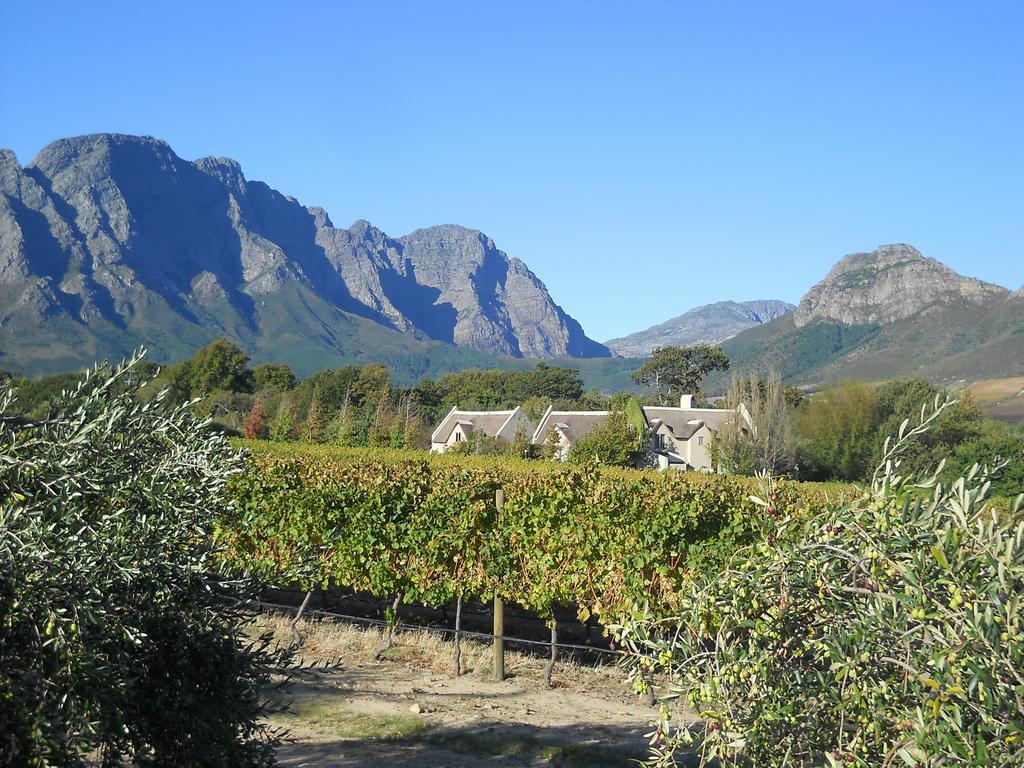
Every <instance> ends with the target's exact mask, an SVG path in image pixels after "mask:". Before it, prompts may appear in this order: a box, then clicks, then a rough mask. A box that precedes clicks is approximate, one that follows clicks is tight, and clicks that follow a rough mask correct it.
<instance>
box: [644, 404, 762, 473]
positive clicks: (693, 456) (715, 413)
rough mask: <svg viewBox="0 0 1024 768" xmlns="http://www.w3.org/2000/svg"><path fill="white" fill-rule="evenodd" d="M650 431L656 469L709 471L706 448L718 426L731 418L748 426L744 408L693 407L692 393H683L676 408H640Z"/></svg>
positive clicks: (650, 406) (748, 418)
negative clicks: (740, 420)
mask: <svg viewBox="0 0 1024 768" xmlns="http://www.w3.org/2000/svg"><path fill="white" fill-rule="evenodd" d="M641 410H642V411H643V414H644V421H645V422H646V424H647V429H648V430H649V433H650V441H651V442H650V451H651V454H652V458H653V459H654V462H656V463H657V465H658V468H659V469H675V470H680V471H683V470H694V469H696V470H702V471H705V472H710V471H712V466H711V454H710V452H709V448H710V446H711V440H712V438H714V436H715V435H717V434H718V432H719V431H720V430H721V429H722V426H723V425H724V424H726V423H727V422H729V421H731V420H732V419H735V418H740V419H742V420H743V421H744V424H745V426H744V427H742V428H744V429H748V428H750V415H749V413H748V412H747V409H746V407H744V406H743V405H740V407H739V408H737V409H729V408H694V407H693V395H683V396H682V397H681V398H680V399H679V407H678V408H663V407H659V406H652V405H645V406H643V408H642V409H641Z"/></svg>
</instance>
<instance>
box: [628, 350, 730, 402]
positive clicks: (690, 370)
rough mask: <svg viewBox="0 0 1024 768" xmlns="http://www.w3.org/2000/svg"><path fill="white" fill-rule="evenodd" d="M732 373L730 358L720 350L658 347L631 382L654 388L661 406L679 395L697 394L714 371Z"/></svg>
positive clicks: (632, 377)
mask: <svg viewBox="0 0 1024 768" xmlns="http://www.w3.org/2000/svg"><path fill="white" fill-rule="evenodd" d="M728 369H729V358H728V357H726V355H725V353H724V352H723V351H722V348H721V347H712V346H710V345H708V344H697V345H695V346H692V347H659V348H658V349H656V350H654V352H652V353H651V357H650V359H649V360H648V361H647V362H645V363H644V364H643V365H642V366H640V367H639V368H638V369H637V370H636V371H634V372H633V373H632V374H631V375H630V378H631V379H632V380H633V381H634V382H636V383H637V384H645V385H647V386H651V387H653V388H654V391H655V393H656V394H657V395H658V397H659V398H660V400H661V402H662V404H665V403H666V402H668V401H669V400H670V399H671V400H676V401H678V399H679V396H680V395H685V394H697V393H698V392H699V391H700V385H701V382H702V381H704V378H705V377H706V376H707V375H708V374H709V373H711V372H713V371H726V370H728Z"/></svg>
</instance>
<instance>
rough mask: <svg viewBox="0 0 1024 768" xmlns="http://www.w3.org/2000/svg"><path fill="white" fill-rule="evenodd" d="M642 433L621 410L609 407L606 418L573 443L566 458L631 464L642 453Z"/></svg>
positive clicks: (582, 462) (619, 464) (574, 462)
mask: <svg viewBox="0 0 1024 768" xmlns="http://www.w3.org/2000/svg"><path fill="white" fill-rule="evenodd" d="M643 434H644V433H643V432H642V431H641V430H639V429H637V427H636V425H635V424H633V423H632V422H631V421H630V418H629V416H627V415H626V413H625V412H624V411H612V412H611V413H610V414H608V418H606V419H605V420H604V421H602V422H601V423H600V424H598V425H597V426H595V427H594V428H593V429H591V430H590V431H589V432H588V433H587V434H585V435H584V436H583V437H581V438H580V439H579V440H577V441H576V442H575V443H573V446H572V448H570V449H569V456H568V461H569V462H570V463H572V464H589V463H593V462H597V463H599V464H608V465H611V466H616V467H634V466H636V463H637V461H638V460H639V459H640V456H641V454H642V453H643V444H642V443H643Z"/></svg>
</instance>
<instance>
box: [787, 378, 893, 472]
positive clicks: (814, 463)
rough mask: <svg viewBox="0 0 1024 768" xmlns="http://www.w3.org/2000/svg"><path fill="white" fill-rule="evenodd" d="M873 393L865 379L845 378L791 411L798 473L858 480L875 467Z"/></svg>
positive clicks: (874, 397)
mask: <svg viewBox="0 0 1024 768" xmlns="http://www.w3.org/2000/svg"><path fill="white" fill-rule="evenodd" d="M878 424H879V416H878V398H877V397H876V395H875V392H874V390H873V389H872V388H871V385H869V384H861V383H856V382H845V383H843V384H841V385H839V386H838V387H827V388H826V389H824V390H822V391H821V392H818V393H817V394H815V395H814V396H813V397H811V398H810V399H809V400H808V401H807V402H806V403H804V405H803V406H801V408H800V409H799V410H798V411H797V413H796V432H797V457H798V460H799V463H800V476H801V477H802V478H804V479H807V480H847V481H857V480H863V479H864V478H865V477H866V476H867V475H868V473H869V472H870V471H871V468H872V467H874V464H873V456H874V452H875V446H876V444H877V443H878Z"/></svg>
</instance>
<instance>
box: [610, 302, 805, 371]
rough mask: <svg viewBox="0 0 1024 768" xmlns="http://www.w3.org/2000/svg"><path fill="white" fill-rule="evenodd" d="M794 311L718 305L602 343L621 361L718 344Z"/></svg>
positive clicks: (773, 305)
mask: <svg viewBox="0 0 1024 768" xmlns="http://www.w3.org/2000/svg"><path fill="white" fill-rule="evenodd" d="M793 309H796V307H794V306H793V305H792V304H787V303H786V302H785V301H778V300H775V299H766V300H763V301H743V302H735V301H719V302H717V303H716V304H706V305H704V306H702V307H695V308H694V309H691V310H689V311H688V312H685V313H683V314H681V315H679V316H678V317H674V318H672V319H671V320H666V321H665V322H664V323H659V324H658V325H652V326H651V327H650V328H648V329H646V330H643V331H638V332H637V333H631V334H630V335H628V336H623V337H622V338H619V339H611V340H610V341H606V342H605V346H606V347H608V348H609V349H611V350H612V351H613V352H615V353H617V354H619V355H622V356H623V357H643V356H645V355H649V354H650V353H651V352H652V351H653V350H654V349H656V348H658V347H664V346H675V347H688V346H692V345H694V344H701V343H704V344H720V343H721V342H723V341H725V340H726V339H731V338H732V337H733V336H735V335H736V334H738V333H740V332H741V331H745V330H746V329H747V328H753V327H754V326H757V325H761V324H763V323H767V322H768V321H770V320H774V319H775V318H777V317H782V316H783V315H785V314H786V313H787V312H790V311H792V310H793Z"/></svg>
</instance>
